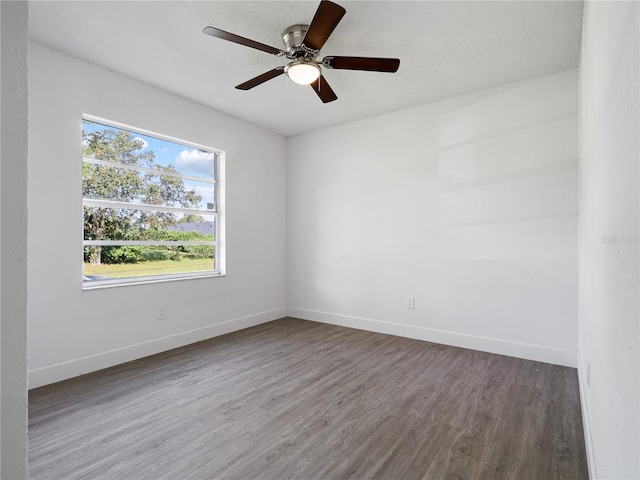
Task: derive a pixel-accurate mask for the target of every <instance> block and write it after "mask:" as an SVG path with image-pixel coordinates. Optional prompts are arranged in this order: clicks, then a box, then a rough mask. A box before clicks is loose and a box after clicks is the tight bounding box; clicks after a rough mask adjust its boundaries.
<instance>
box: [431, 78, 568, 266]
mask: <svg viewBox="0 0 640 480" xmlns="http://www.w3.org/2000/svg"><path fill="white" fill-rule="evenodd" d="M562 79H563V80H562V84H561V88H558V83H557V82H558V79H557V78H555V77H551V78H549V79H543V80H541V81H538V82H527V83H526V84H523V85H520V86H514V87H513V88H511V89H509V90H508V91H506V92H503V93H500V94H498V95H495V96H493V97H490V98H486V99H483V100H482V101H480V102H477V103H474V104H472V105H469V106H467V107H465V108H461V109H458V110H456V111H453V112H449V113H447V114H445V115H443V116H441V117H440V119H439V125H438V142H439V147H438V148H439V153H438V171H439V178H440V184H439V189H440V193H439V206H438V207H439V216H440V222H441V229H442V230H441V234H442V235H443V240H444V244H445V245H447V249H448V250H449V253H450V254H451V256H452V257H453V258H458V259H465V260H494V259H501V260H505V259H509V258H511V259H521V258H549V257H558V258H567V257H575V256H576V254H577V244H576V228H577V215H578V205H577V198H578V191H577V188H578V178H577V175H578V152H577V142H578V132H577V110H576V108H577V103H576V98H575V93H574V92H575V86H574V85H572V82H573V81H574V80H575V79H573V77H569V76H566V75H565V76H563V77H562ZM550 82H555V83H553V84H551V85H550V84H549V83H550ZM562 87H564V88H562ZM550 96H552V97H554V98H552V99H551V101H549V97H550ZM540 98H545V99H546V100H545V101H544V102H541V101H539V99H540Z"/></svg>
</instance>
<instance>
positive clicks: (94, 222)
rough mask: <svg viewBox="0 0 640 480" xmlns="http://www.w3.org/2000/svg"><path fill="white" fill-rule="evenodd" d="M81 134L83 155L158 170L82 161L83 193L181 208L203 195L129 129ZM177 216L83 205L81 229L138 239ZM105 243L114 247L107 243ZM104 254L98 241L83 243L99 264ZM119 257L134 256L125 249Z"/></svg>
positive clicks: (94, 235)
mask: <svg viewBox="0 0 640 480" xmlns="http://www.w3.org/2000/svg"><path fill="white" fill-rule="evenodd" d="M82 137H83V155H84V156H85V157H92V158H96V159H100V160H106V161H109V162H113V163H114V164H124V165H132V166H141V167H146V168H151V169H153V170H157V171H158V173H151V172H141V171H135V170H129V169H125V168H117V167H113V166H105V165H95V164H90V163H84V164H83V182H82V194H83V196H84V197H85V198H90V199H99V200H112V201H118V202H128V203H141V204H148V205H166V206H179V207H183V208H196V207H197V206H198V205H199V203H200V201H201V200H202V197H201V196H199V195H197V194H196V192H195V191H194V190H187V189H185V186H184V182H183V181H182V179H181V178H179V177H174V176H170V175H163V173H165V172H171V173H175V172H177V171H176V169H175V168H174V167H173V165H167V166H164V165H158V164H156V163H155V155H154V153H153V151H151V150H145V143H144V142H143V141H142V140H139V139H136V138H134V137H133V135H131V134H130V133H129V132H125V131H116V130H110V129H104V130H101V131H91V132H85V131H83V135H82ZM176 220H177V219H176V216H175V214H173V213H167V212H150V211H145V210H134V209H117V208H106V207H85V209H84V235H85V239H87V240H106V239H109V240H137V239H141V238H142V235H141V232H143V231H144V230H148V229H158V230H159V229H164V228H166V227H168V226H171V225H175V223H176ZM109 248H115V247H105V249H109ZM119 248H120V250H122V247H119ZM102 257H103V248H101V247H99V246H96V247H87V248H86V249H85V260H86V261H90V262H91V263H93V264H99V263H101V262H102ZM112 257H113V256H112ZM112 257H110V258H112ZM114 258H115V257H114ZM117 258H130V259H131V258H134V257H132V256H128V255H126V252H124V254H121V255H118V257H117Z"/></svg>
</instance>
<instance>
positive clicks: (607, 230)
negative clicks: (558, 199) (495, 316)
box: [579, 2, 640, 479]
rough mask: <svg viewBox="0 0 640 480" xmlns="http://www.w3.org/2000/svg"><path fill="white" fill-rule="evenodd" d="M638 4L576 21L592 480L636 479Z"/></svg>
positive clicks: (595, 10) (639, 472) (584, 378)
mask: <svg viewBox="0 0 640 480" xmlns="http://www.w3.org/2000/svg"><path fill="white" fill-rule="evenodd" d="M638 7H639V4H638V3H637V2H585V9H584V21H583V29H582V57H581V60H580V80H581V81H580V86H581V101H580V117H581V155H580V276H579V278H580V321H579V325H580V327H579V328H580V332H579V350H580V368H579V370H580V380H581V387H582V388H581V390H582V393H583V398H582V402H583V403H582V407H583V416H584V417H585V420H586V421H585V424H586V425H587V426H588V427H589V429H590V433H589V431H588V432H587V446H588V453H589V455H590V468H591V475H592V477H593V478H599V479H605V478H606V479H623V478H625V479H626V478H628V479H638V478H640V465H639V464H638V462H639V459H640V441H639V434H640V421H639V410H640V395H639V394H638V390H639V379H640V356H639V347H640V340H639V322H640V309H639V304H640V292H639V285H640V283H639V282H640V255H639V236H638V234H639V222H638V210H639V205H638V201H639V190H638V175H639V169H638V164H639V162H640V157H639V149H640V145H639V141H638V136H639V133H638V132H639V131H640V129H639V125H638V116H639V115H640V101H639V92H638V89H639V85H640V78H639V75H638V70H639V68H640V67H639V64H638V59H639V58H640V51H639V48H638V44H639V42H640V39H639V34H638V25H639V22H640V18H639V17H638ZM589 366H590V368H589ZM589 376H590V382H589V379H588V377H589ZM589 383H590V385H589Z"/></svg>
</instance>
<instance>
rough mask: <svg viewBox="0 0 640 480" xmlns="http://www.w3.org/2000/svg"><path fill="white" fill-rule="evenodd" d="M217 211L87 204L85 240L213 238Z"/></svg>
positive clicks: (193, 239)
mask: <svg viewBox="0 0 640 480" xmlns="http://www.w3.org/2000/svg"><path fill="white" fill-rule="evenodd" d="M215 218H216V217H215V215H200V214H195V213H194V214H184V213H173V212H161V211H150V210H134V209H124V208H104V207H84V239H85V240H127V241H132V240H133V241H149V240H160V241H180V242H184V241H198V242H199V241H213V240H215V229H216V224H215Z"/></svg>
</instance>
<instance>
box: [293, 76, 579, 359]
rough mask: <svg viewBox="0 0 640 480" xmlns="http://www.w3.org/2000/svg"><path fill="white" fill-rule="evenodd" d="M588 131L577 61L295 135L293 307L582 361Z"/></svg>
mask: <svg viewBox="0 0 640 480" xmlns="http://www.w3.org/2000/svg"><path fill="white" fill-rule="evenodd" d="M577 142H578V140H577V70H575V69H572V70H567V71H563V72H559V73H557V74H553V75H548V76H543V77H539V78H534V79H531V80H527V81H524V82H519V83H515V84H510V85H506V86H503V87H500V88H494V89H490V90H486V91H482V92H477V93H473V94H470V95H465V96H460V97H456V98H452V99H448V100H445V101H440V102H437V103H433V104H428V105H424V106H419V107H415V108H411V109H407V110H402V111H398V112H395V113H392V114H388V115H384V116H380V117H376V118H371V119H368V120H363V121H358V122H354V123H348V124H345V125H341V126H338V127H334V128H328V129H325V130H321V131H317V132H312V133H308V134H304V135H300V136H297V137H293V138H291V139H290V142H289V170H288V171H289V178H288V191H289V198H288V234H289V236H288V241H289V255H288V272H289V300H288V304H289V314H290V315H292V316H297V317H300V318H305V319H310V320H318V321H324V322H328V323H335V324H341V325H347V326H352V327H358V328H364V329H370V330H374V331H380V332H386V333H392V334H398V335H405V336H409V337H415V338H420V339H424V340H432V341H436V342H441V343H446V344H451V345H458V346H464V347H469V348H475V349H479V350H485V351H490V352H497V353H503V354H507V355H513V356H518V357H524V358H531V359H537V360H542V361H547V362H551V363H557V364H563V365H572V366H575V364H576V350H577V248H578V247H577V199H578V192H577V186H578V180H577V145H578V143H577ZM406 296H415V309H413V310H410V309H407V308H405V297H406Z"/></svg>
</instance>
